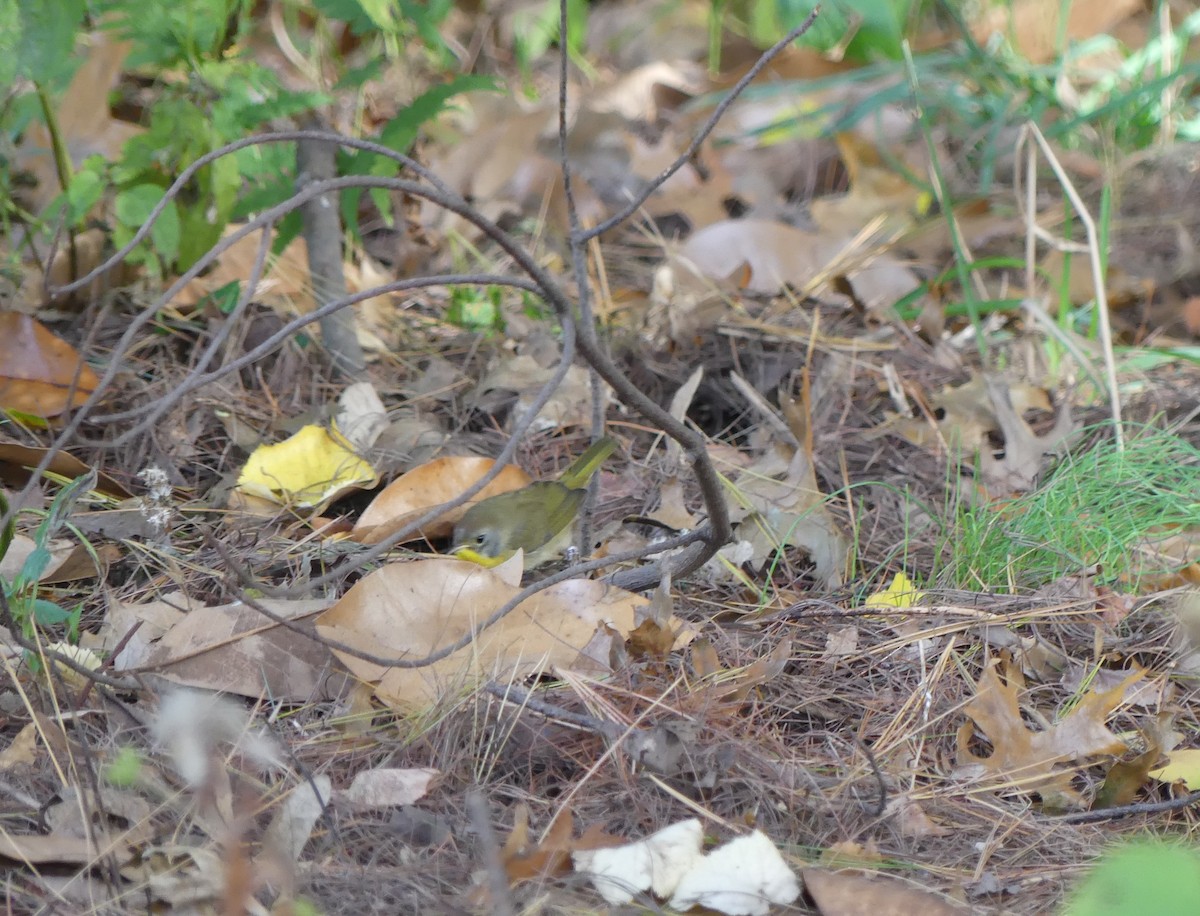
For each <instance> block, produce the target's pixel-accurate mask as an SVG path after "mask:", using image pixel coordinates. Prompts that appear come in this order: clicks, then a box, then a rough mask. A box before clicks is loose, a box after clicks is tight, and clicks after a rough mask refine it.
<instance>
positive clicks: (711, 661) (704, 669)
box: [692, 639, 723, 680]
mask: <svg viewBox="0 0 1200 916" xmlns="http://www.w3.org/2000/svg"><path fill="white" fill-rule="evenodd" d="M721 670H723V669H722V665H721V660H720V659H719V658H718V657H717V650H716V649H715V648H714V647H713V644H712V642H711V641H710V640H708V639H697V640H696V641H695V642H694V643H693V644H692V672H693V673H694V674H695V675H696V677H697V678H699V679H701V680H703V679H705V678H709V677H713V676H715V675H716V674H717V672H718V671H721Z"/></svg>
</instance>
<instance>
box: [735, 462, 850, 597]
mask: <svg viewBox="0 0 1200 916" xmlns="http://www.w3.org/2000/svg"><path fill="white" fill-rule="evenodd" d="M732 492H733V499H736V500H737V501H736V502H733V501H732V500H731V505H730V515H731V517H732V518H733V519H734V520H735V521H736V525H735V526H734V531H735V535H734V536H735V539H736V540H739V541H743V542H746V543H748V544H749V545H750V548H751V553H750V560H751V561H752V562H754V563H759V564H761V563H763V562H764V561H766V559H767V558H768V557H769V556H771V555H772V554H773V553H774V552H775V551H776V550H778V549H779V548H780V547H781V546H785V545H791V546H793V547H802V548H804V549H805V550H806V551H808V554H809V557H810V558H811V559H812V562H813V565H814V567H815V575H816V576H817V578H818V579H819V580H820V581H821V583H822V584H823V585H824V586H825V587H827V588H838V587H839V586H841V584H842V583H843V582H844V581H845V575H846V563H847V560H848V557H849V551H850V545H849V543H848V542H847V540H846V538H845V537H844V536H843V535H842V533H841V532H840V531H839V530H838V527H837V524H836V523H835V522H834V520H833V517H832V516H831V515H830V514H829V510H828V509H827V508H826V507H825V496H824V494H822V493H821V491H820V490H819V489H818V487H817V479H816V475H815V473H814V472H813V466H812V461H811V460H810V459H809V457H808V456H807V455H806V454H805V452H804V449H797V450H796V451H795V453H794V454H793V455H792V458H791V460H790V461H789V462H786V463H785V462H784V459H783V458H782V456H781V455H780V454H779V453H778V451H777V450H775V449H771V450H769V451H768V452H767V453H766V454H765V455H763V457H762V458H761V459H760V460H759V461H758V462H756V463H755V465H754V466H752V467H750V468H748V469H747V470H746V471H745V472H744V473H742V474H741V475H739V476H738V478H737V479H736V481H735V482H734V484H733V486H732Z"/></svg>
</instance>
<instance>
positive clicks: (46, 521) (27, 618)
mask: <svg viewBox="0 0 1200 916" xmlns="http://www.w3.org/2000/svg"><path fill="white" fill-rule="evenodd" d="M95 485H96V472H95V471H91V472H89V473H87V474H84V475H82V476H80V477H76V478H75V479H74V480H73V481H71V482H70V483H69V484H67V485H66V486H64V487H63V488H62V489H61V490H59V492H58V495H57V496H55V497H54V500H53V502H51V504H50V508H49V509H47V510H46V512H45V514H44V516H43V518H42V521H41V523H40V524H39V525H38V527H37V530H36V531H35V532H34V535H33V542H34V548H33V550H31V551H30V552H29V555H28V556H27V557H26V558H25V561H24V563H22V564H21V568H20V570H18V571H17V573H16V575H14V576H13V577H12V578H11V579H4V578H0V588H2V589H3V590H4V597H5V600H6V602H7V604H8V608H9V611H10V613H11V614H12V617H13V621H14V623H16V625H17V626H18V627H20V629H21V631H22V633H24V635H25V636H26V637H32V636H33V632H34V629H35V628H36V627H53V626H65V627H66V630H67V636H68V638H69V639H70V640H71V641H75V640H77V639H78V638H79V618H80V615H81V614H82V611H83V607H82V605H80V606H77V607H75V608H74V609H72V610H69V611H68V610H66V609H65V608H63V607H62V606H60V605H58V604H56V603H55V602H53V601H48V600H46V599H45V598H42V597H41V596H40V594H39V585H38V583H39V581H40V580H41V578H42V576H43V575H44V574H45V572H46V569H47V568H48V567H49V565H50V561H51V554H50V547H49V545H50V542H51V541H52V540H53V539H54V537H55V536H56V535H57V534H58V532H59V531H60V530H62V528H63V527H64V526H65V525H67V524H68V522H67V518H68V516H69V515H70V513H71V509H72V507H73V506H74V505H75V503H76V502H78V501H79V498H80V497H81V496H83V495H84V494H85V493H87V492H88V491H89V490H91V489H92V488H93V487H95ZM6 516H9V507H8V502H7V501H6V500H5V499H4V497H3V496H2V495H0V517H6ZM15 530H16V521H15V519H14V518H12V517H9V518H8V521H7V522H6V523H5V525H4V527H3V529H2V530H0V560H2V559H3V558H4V557H5V555H6V554H7V553H8V551H9V549H10V548H11V546H12V542H13V538H14V537H15Z"/></svg>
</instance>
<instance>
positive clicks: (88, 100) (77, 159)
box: [17, 29, 142, 212]
mask: <svg viewBox="0 0 1200 916" xmlns="http://www.w3.org/2000/svg"><path fill="white" fill-rule="evenodd" d="M132 46H133V45H132V43H131V42H128V41H118V40H117V37H116V33H115V32H114V31H112V30H107V29H105V30H98V31H95V32H92V33H91V34H89V35H88V41H87V51H86V52H84V53H85V54H86V57H85V58H84V61H83V63H82V64H81V65H80V67H79V69H78V70H76V71H75V75H74V76H73V77H72V78H71V83H70V85H69V86H68V87H67V90H66V91H65V92H64V93H62V95H61V96H60V97H59V99H58V100H57V103H56V105H55V109H54V114H55V117H56V118H57V120H58V124H57V127H58V133H59V136H60V138H61V139H62V141H63V143H64V144H65V146H66V149H67V153H68V155H69V156H70V159H71V164H72V165H74V166H78V165H79V164H80V163H81V162H83V160H84V159H86V158H87V157H88V156H91V155H94V154H96V153H99V154H100V155H102V156H104V158H105V159H108V160H109V161H111V162H117V161H120V159H121V148H122V147H123V146H124V145H125V141H126V140H128V139H129V138H130V137H132V136H135V135H137V134H140V133H141V132H142V128H140V127H138V126H136V125H134V124H129V123H127V122H125V121H116V120H114V119H113V117H112V114H111V111H110V109H109V104H108V94H109V92H111V91H112V89H113V88H114V87H115V86H116V83H117V80H118V79H119V78H120V75H121V68H122V67H123V66H124V63H125V57H126V55H128V54H129V50H130V48H131V47H132ZM17 169H18V170H26V171H29V172H32V173H33V175H34V176H35V177H36V179H37V189H36V190H35V191H33V192H32V193H31V201H32V209H33V210H34V212H40V211H41V209H42V208H43V207H44V206H45V205H46V204H48V203H49V202H50V201H51V200H53V199H54V198H55V197H56V196H57V195H58V192H59V190H60V187H59V182H58V167H57V165H56V163H55V157H54V144H53V142H52V140H51V137H50V132H49V130H48V129H47V128H46V126H45V124H44V123H43V122H42V120H41V119H36V120H34V121H33V123H31V124H30V125H29V129H28V130H27V131H25V136H24V137H23V139H22V141H21V146H20V148H19V149H18V152H17Z"/></svg>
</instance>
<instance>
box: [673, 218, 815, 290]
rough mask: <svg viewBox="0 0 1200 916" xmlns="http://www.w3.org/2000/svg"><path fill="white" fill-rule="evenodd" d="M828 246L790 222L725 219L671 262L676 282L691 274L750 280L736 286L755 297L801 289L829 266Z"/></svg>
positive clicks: (706, 279) (706, 284)
mask: <svg viewBox="0 0 1200 916" xmlns="http://www.w3.org/2000/svg"><path fill="white" fill-rule="evenodd" d="M828 255H829V246H828V242H827V241H825V240H824V239H823V238H822V236H820V235H818V234H816V233H813V232H805V231H804V230H802V229H797V228H795V227H794V226H789V225H787V224H786V223H777V222H773V221H770V220H758V219H739V220H735V219H727V220H722V221H721V222H718V223H713V224H712V225H710V226H705V227H704V228H703V229H700V230H699V231H698V232H696V233H694V234H693V235H692V237H691V238H689V239H688V240H687V242H686V243H684V245H683V247H682V248H681V249H680V250H679V252H678V253H677V254H676V255H675V256H674V257H673V258H672V259H671V262H672V263H673V264H674V265H675V268H676V274H677V276H676V282H677V284H680V285H682V283H683V282H685V281H684V278H685V277H686V276H687V275H688V274H690V275H691V276H692V277H693V278H702V288H711V286H712V282H713V281H716V282H722V281H728V280H729V279H730V278H735V277H740V275H741V273H742V271H743V270H746V271H748V273H749V276H748V277H747V278H746V279H745V282H743V283H740V284H736V285H738V286H740V288H741V289H744V290H746V291H747V292H751V293H762V294H766V295H774V294H776V293H778V292H779V291H780V290H782V289H783V288H784V287H795V288H798V289H799V288H803V287H804V286H806V285H807V284H808V281H809V280H810V279H812V277H813V276H814V275H815V274H816V273H817V271H819V270H820V269H821V267H822V266H824V264H825V263H826V260H827V258H828Z"/></svg>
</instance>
